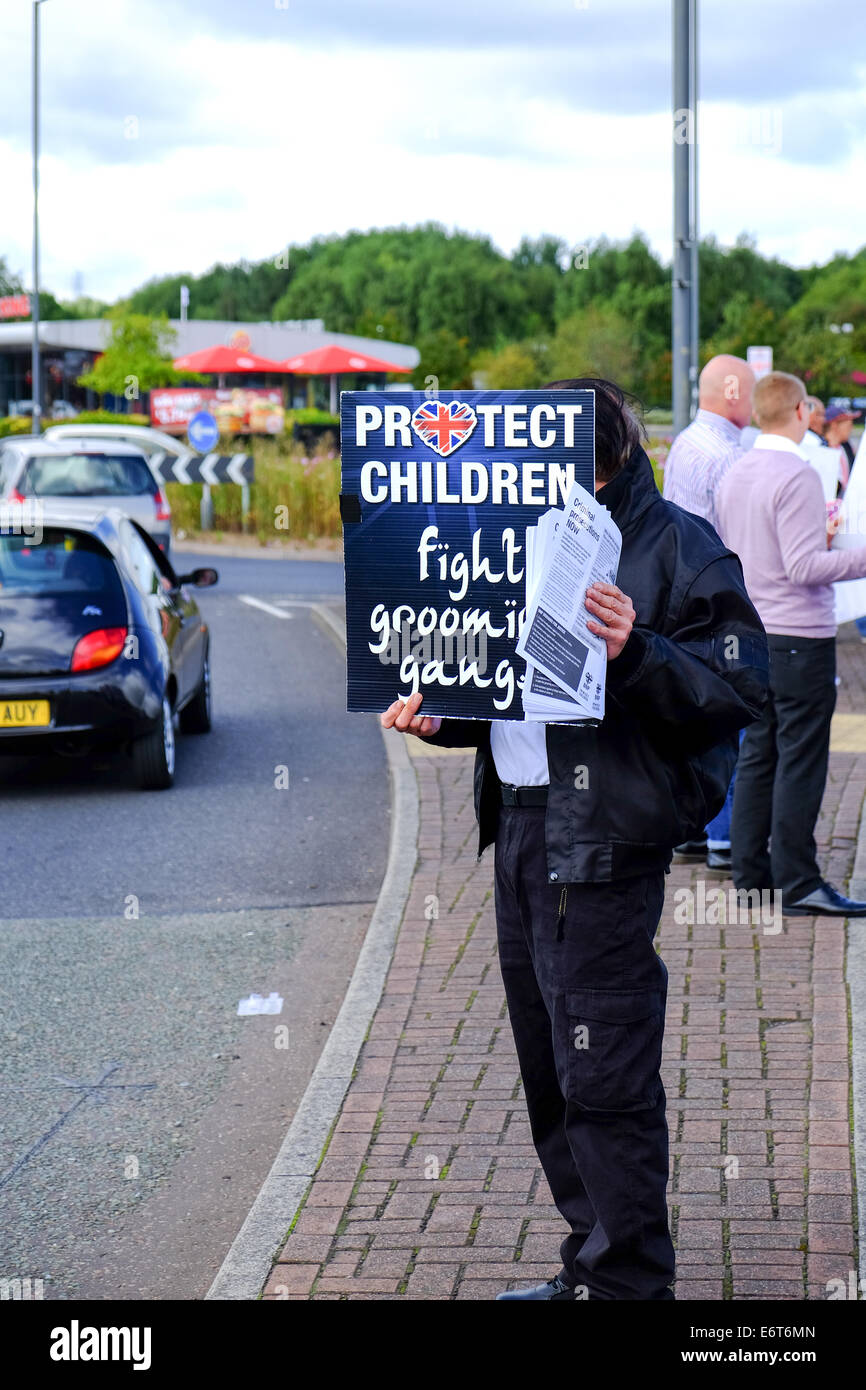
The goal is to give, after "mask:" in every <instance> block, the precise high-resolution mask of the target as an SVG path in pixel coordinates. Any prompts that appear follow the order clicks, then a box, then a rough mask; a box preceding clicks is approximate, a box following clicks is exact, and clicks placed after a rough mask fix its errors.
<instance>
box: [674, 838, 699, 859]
mask: <svg viewBox="0 0 866 1390" xmlns="http://www.w3.org/2000/svg"><path fill="white" fill-rule="evenodd" d="M706 857H707V842H706V840H686V842H685V844H682V845H675V846H674V863H675V864H691V863H697V862H700V861H701V860H704V859H706Z"/></svg>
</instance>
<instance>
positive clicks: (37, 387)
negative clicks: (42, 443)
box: [30, 0, 45, 434]
mask: <svg viewBox="0 0 866 1390" xmlns="http://www.w3.org/2000/svg"><path fill="white" fill-rule="evenodd" d="M44 4H45V0H33V304H32V306H31V318H32V321H33V354H32V359H31V376H32V382H31V392H30V394H31V396H32V398H33V430H34V433H36V434H39V433H40V432H41V429H42V363H41V361H40V356H39V6H40V5H44Z"/></svg>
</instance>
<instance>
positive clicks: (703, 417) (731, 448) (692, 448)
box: [664, 353, 755, 873]
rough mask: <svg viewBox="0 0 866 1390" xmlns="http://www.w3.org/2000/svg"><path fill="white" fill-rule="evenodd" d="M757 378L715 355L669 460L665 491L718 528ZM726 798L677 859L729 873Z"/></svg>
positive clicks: (736, 360) (744, 366)
mask: <svg viewBox="0 0 866 1390" xmlns="http://www.w3.org/2000/svg"><path fill="white" fill-rule="evenodd" d="M754 389H755V377H754V373H753V372H752V369H751V367H750V366H749V364H748V362H744V361H743V359H742V357H731V356H729V355H728V354H727V353H724V354H722V355H720V356H719V357H711V358H710V360H709V362H708V363H707V365H706V366H705V367H704V370H703V371H702V372H701V375H700V379H699V382H698V412H697V414H696V415H695V418H694V420H693V421H692V423H691V424H690V425H688V426H687V427H686V429H684V430H683V431H682V433H680V434H678V435H677V437H676V439H675V440H674V442H673V445H672V446H671V451H670V453H669V455H668V461H667V463H666V464H665V481H664V495H665V497H666V499H667V501H668V502H675V503H676V504H677V506H678V507H683V508H684V509H685V511H687V512H693V513H694V514H695V516H702V517H703V518H704V520H705V521H708V522H709V523H710V525H711V526H712V527H714V529H715V530H716V531H718V529H719V526H718V516H717V513H716V496H717V493H718V490H719V488H720V487H721V485H722V481H723V479H724V478H725V476H726V474H727V472H728V470H729V469H730V468H731V466H732V464H733V463H734V462H735V461H736V459H738V458H739V457H740V454H741V453H742V448H741V445H740V431H741V430H743V429H745V427H746V426H747V425H748V423H749V421H750V420H751V418H752V392H753V391H754ZM733 795H734V783H733V779H732V781H731V786H730V789H729V791H728V799H727V801H726V802H725V804H724V806H723V807H722V809H721V811H720V812H719V814H718V815H717V816H716V818H715V819H714V820H712V821H710V824H709V825H708V826H707V838H706V842H703V841H700V842H699V841H696V840H695V841H689V842H688V844H685V845H677V849H676V858H677V859H679V860H702V859H704V858H705V857H706V863H707V868H709V869H716V870H718V871H720V872H722V873H728V872H729V871H730V865H731V808H732V806H733Z"/></svg>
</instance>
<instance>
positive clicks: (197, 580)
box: [177, 569, 219, 589]
mask: <svg viewBox="0 0 866 1390" xmlns="http://www.w3.org/2000/svg"><path fill="white" fill-rule="evenodd" d="M218 580H219V575H218V574H217V572H216V570H212V569H200V570H191V571H190V573H189V574H180V575H178V579H177V582H178V584H179V585H180V584H192V585H194V587H195V588H196V589H209V588H211V586H212V585H213V584H216V583H217V582H218Z"/></svg>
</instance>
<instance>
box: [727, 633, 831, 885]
mask: <svg viewBox="0 0 866 1390" xmlns="http://www.w3.org/2000/svg"><path fill="white" fill-rule="evenodd" d="M767 641H768V643H769V647H770V695H769V699H768V701H767V704H766V706H765V707H764V713H763V714H762V716H761V718H760V719H759V720H758V721H757V723H755V724H750V725H749V727H748V729H747V730H746V733H745V737H744V738H743V742H742V746H741V748H740V759H739V762H738V764H737V785H736V787H735V789H734V810H733V817H732V822H731V871H732V874H733V879H734V883H735V884H736V886H737V887H738V888H745V889H751V888H764V889H770V888H777V889H781V892H782V905H783V906H787V905H790V904H792V903H795V902H797V901H798V900H799V899H800V898H804V897H806V895H807V894H809V893H811V892H812V891H813V890H814V889H815V888H817V887H818V885H819V884H820V882H821V874H820V871H819V869H818V860H817V855H816V848H815V833H814V832H815V822H816V821H817V819H818V812H819V811H820V809H821V799H822V797H823V795H824V784H825V782H826V780H827V760H828V757H829V753H830V720H831V718H832V716H833V710H834V708H835V705H836V639H835V637H785V636H781V635H778V634H776V633H770V634H768V637H767ZM768 841H769V845H768Z"/></svg>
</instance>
